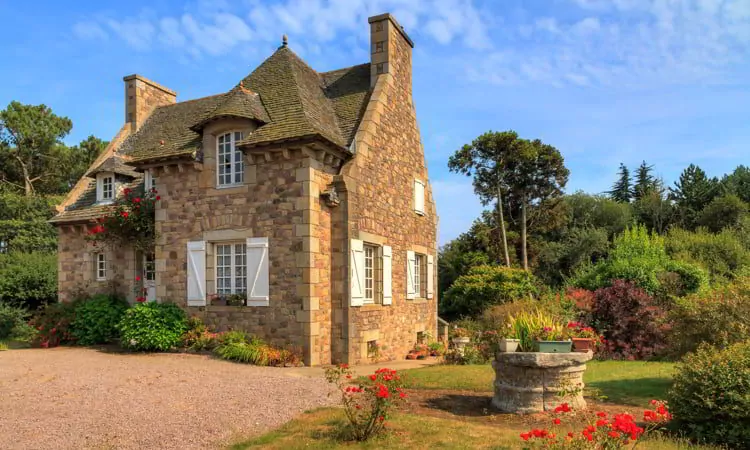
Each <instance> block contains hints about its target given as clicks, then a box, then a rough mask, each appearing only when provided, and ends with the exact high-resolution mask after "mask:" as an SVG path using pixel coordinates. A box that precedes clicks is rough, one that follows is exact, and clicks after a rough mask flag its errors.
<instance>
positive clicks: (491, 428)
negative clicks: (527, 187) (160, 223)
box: [230, 369, 712, 450]
mask: <svg viewBox="0 0 750 450" xmlns="http://www.w3.org/2000/svg"><path fill="white" fill-rule="evenodd" d="M419 370H423V369H419ZM345 424H346V419H345V417H344V413H343V411H342V410H341V409H336V408H322V409H317V410H314V411H309V412H306V413H304V414H303V415H301V416H299V417H298V418H297V419H295V420H292V421H291V422H288V423H287V424H286V425H283V426H282V427H281V428H279V429H277V430H274V431H271V432H270V433H267V434H264V435H262V436H259V437H256V438H253V439H250V440H247V441H244V442H239V443H237V444H235V445H233V446H231V447H230V448H231V449H232V450H245V449H259V448H262V449H271V450H274V449H277V450H282V449H284V450H286V449H289V450H295V449H312V450H315V449H319V450H323V449H334V450H335V449H350V448H356V449H373V450H374V449H383V450H390V449H404V448H408V449H410V450H421V449H448V450H450V449H456V450H458V449H494V450H500V449H514V448H520V443H521V441H520V439H519V437H518V435H519V434H520V433H521V432H522V431H525V429H521V428H514V427H507V428H506V427H498V426H495V425H486V424H478V423H473V422H468V421H462V420H454V419H442V418H437V417H427V416H422V415H414V414H401V413H397V414H395V415H394V416H393V418H392V419H391V420H389V421H388V429H389V431H390V432H389V433H386V434H385V435H384V436H382V437H377V438H374V439H372V440H370V441H368V442H348V441H345V440H342V439H341V438H340V434H339V431H338V430H340V429H341V428H342V427H344V425H345ZM638 447H639V448H643V449H649V450H676V449H684V448H687V447H688V444H687V443H686V442H682V441H676V440H667V439H664V438H656V439H649V440H646V441H643V443H642V444H640V445H639V446H638ZM690 448H694V449H696V450H708V449H711V448H712V447H702V446H691V447H690Z"/></svg>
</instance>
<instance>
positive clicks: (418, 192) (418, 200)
mask: <svg viewBox="0 0 750 450" xmlns="http://www.w3.org/2000/svg"><path fill="white" fill-rule="evenodd" d="M414 212H416V213H417V214H419V215H424V182H423V181H422V180H414Z"/></svg>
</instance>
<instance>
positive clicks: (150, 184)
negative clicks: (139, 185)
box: [143, 169, 156, 192]
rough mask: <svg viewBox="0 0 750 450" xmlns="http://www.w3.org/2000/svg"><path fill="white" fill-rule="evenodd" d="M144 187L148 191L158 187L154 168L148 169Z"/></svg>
mask: <svg viewBox="0 0 750 450" xmlns="http://www.w3.org/2000/svg"><path fill="white" fill-rule="evenodd" d="M143 187H144V188H145V190H146V192H151V190H152V189H156V178H155V177H154V173H153V171H152V169H146V172H145V173H144V177H143Z"/></svg>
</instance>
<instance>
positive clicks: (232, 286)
mask: <svg viewBox="0 0 750 450" xmlns="http://www.w3.org/2000/svg"><path fill="white" fill-rule="evenodd" d="M220 248H229V255H227V254H224V253H222V254H221V255H220V254H219V250H220ZM238 249H240V250H241V251H238ZM227 256H229V264H221V265H219V257H227ZM239 256H241V257H242V258H241V263H239V264H238V259H237V257H239ZM214 262H215V264H214V284H215V291H216V294H218V295H233V294H247V281H248V280H247V244H246V243H245V242H236V241H227V242H217V243H214ZM219 268H221V269H224V270H227V269H229V276H226V275H222V276H221V277H219ZM238 269H239V270H240V271H241V274H238V273H237V270H238ZM219 278H221V279H222V280H229V291H228V292H227V291H226V289H227V288H226V287H224V286H222V288H221V290H220V288H219ZM238 281H241V282H240V283H238Z"/></svg>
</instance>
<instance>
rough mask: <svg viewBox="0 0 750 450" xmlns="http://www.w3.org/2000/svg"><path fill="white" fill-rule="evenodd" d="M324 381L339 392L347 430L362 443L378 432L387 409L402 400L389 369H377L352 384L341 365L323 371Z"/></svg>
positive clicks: (395, 375) (396, 379) (398, 384)
mask: <svg viewBox="0 0 750 450" xmlns="http://www.w3.org/2000/svg"><path fill="white" fill-rule="evenodd" d="M326 380H328V382H329V383H332V384H335V385H336V387H337V388H338V390H339V392H340V393H341V403H342V404H343V406H344V411H345V412H346V417H347V419H348V420H349V426H348V430H347V431H349V433H350V434H351V437H352V438H353V439H354V440H357V441H366V440H368V439H369V438H371V437H372V436H375V435H377V434H379V433H381V432H382V431H383V430H384V429H385V426H386V420H387V419H388V418H389V417H390V412H391V410H392V409H393V408H395V407H398V406H399V405H400V404H401V403H403V402H404V401H405V398H406V393H405V392H404V391H403V387H404V383H403V381H402V379H401V376H400V375H399V374H398V373H397V372H396V371H395V370H391V369H378V370H376V371H375V373H374V374H372V375H370V376H368V377H366V378H361V379H360V380H359V381H358V382H357V383H355V384H352V383H351V380H352V371H351V369H349V366H348V365H346V364H342V365H339V366H336V367H330V368H327V369H326Z"/></svg>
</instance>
